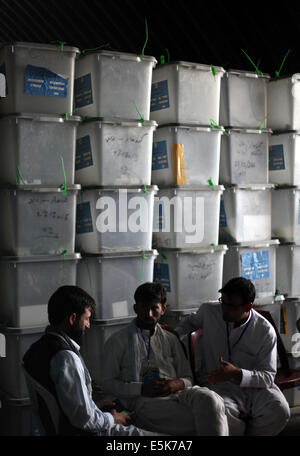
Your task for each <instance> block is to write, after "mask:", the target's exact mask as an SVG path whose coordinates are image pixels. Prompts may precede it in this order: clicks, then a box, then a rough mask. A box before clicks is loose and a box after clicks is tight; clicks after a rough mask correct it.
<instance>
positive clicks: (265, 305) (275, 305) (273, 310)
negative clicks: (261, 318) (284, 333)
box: [253, 296, 284, 332]
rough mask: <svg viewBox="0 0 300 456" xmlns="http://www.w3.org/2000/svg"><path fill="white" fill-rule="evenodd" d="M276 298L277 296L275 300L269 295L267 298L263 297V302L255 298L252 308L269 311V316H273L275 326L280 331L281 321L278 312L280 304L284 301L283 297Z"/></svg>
mask: <svg viewBox="0 0 300 456" xmlns="http://www.w3.org/2000/svg"><path fill="white" fill-rule="evenodd" d="M277 298H278V297H276V300H275V299H274V298H273V297H270V298H269V299H267V300H266V299H264V301H263V302H260V300H259V299H257V300H256V299H255V301H254V306H253V308H254V309H255V310H258V311H259V310H266V311H268V312H270V314H271V317H272V318H273V320H274V323H275V325H276V328H277V329H278V331H279V332H280V323H281V316H280V312H281V305H282V303H283V302H284V297H283V296H279V298H280V299H277Z"/></svg>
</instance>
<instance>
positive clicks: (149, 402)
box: [102, 283, 228, 435]
mask: <svg viewBox="0 0 300 456" xmlns="http://www.w3.org/2000/svg"><path fill="white" fill-rule="evenodd" d="M134 299H135V305H134V310H135V312H136V314H137V317H136V318H135V319H134V320H133V321H132V322H131V323H130V324H129V325H127V326H126V327H125V328H123V329H121V330H120V331H118V332H116V333H114V334H113V335H112V336H111V337H110V338H109V339H108V340H107V342H106V344H105V350H104V352H105V353H107V356H106V358H105V360H104V362H103V382H102V386H103V388H104V391H105V392H107V393H112V394H113V395H114V396H116V397H117V398H118V399H119V400H120V401H121V402H122V404H123V405H124V407H126V408H127V409H129V410H131V411H134V412H135V417H136V424H137V425H138V426H140V427H143V428H144V429H149V430H151V431H156V432H163V433H167V434H170V435H228V425H227V419H226V415H225V407H224V403H223V400H222V399H221V398H220V396H219V395H218V394H216V393H214V392H213V391H210V390H209V389H208V388H200V387H199V386H194V387H192V373H191V369H190V365H189V362H188V361H187V359H186V357H185V355H184V353H183V349H182V347H181V345H180V342H179V341H178V339H177V337H176V336H174V335H173V334H172V333H170V332H168V331H165V330H163V329H162V328H161V326H160V324H159V323H158V320H159V318H160V317H161V315H163V313H164V312H165V309H166V290H165V289H164V288H163V287H162V286H161V285H160V284H159V283H145V284H143V285H141V286H139V287H138V288H137V290H136V292H135V295H134Z"/></svg>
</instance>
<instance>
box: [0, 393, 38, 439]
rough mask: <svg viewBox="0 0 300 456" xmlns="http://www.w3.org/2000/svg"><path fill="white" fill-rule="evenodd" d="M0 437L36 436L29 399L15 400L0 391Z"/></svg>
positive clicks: (34, 418) (35, 426)
mask: <svg viewBox="0 0 300 456" xmlns="http://www.w3.org/2000/svg"><path fill="white" fill-rule="evenodd" d="M0 401H1V406H0V436H1V437H6V436H16V437H17V436H18V437H19V436H20V437H21V436H29V435H30V436H38V435H40V433H39V431H38V428H37V420H36V416H35V414H34V412H33V411H32V407H31V403H30V399H29V397H23V398H19V399H16V398H14V397H11V396H9V395H8V394H5V393H3V392H2V391H0Z"/></svg>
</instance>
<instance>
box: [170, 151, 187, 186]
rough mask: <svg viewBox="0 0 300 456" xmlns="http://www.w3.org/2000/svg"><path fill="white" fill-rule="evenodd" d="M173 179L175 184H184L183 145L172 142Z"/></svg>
mask: <svg viewBox="0 0 300 456" xmlns="http://www.w3.org/2000/svg"><path fill="white" fill-rule="evenodd" d="M172 162H173V179H174V184H175V185H185V184H186V175H185V164H184V145H183V144H172Z"/></svg>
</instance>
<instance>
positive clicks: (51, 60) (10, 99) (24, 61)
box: [0, 42, 80, 114]
mask: <svg viewBox="0 0 300 456" xmlns="http://www.w3.org/2000/svg"><path fill="white" fill-rule="evenodd" d="M79 52H80V51H79V49H78V48H76V47H71V46H61V45H55V44H40V43H23V42H15V43H13V44H7V45H4V46H2V47H1V49H0V73H2V74H4V76H5V78H6V97H5V98H0V114H10V113H13V112H33V113H36V112H39V113H45V114H63V113H68V114H72V111H73V95H74V91H73V90H74V70H75V58H76V55H77V54H79Z"/></svg>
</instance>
